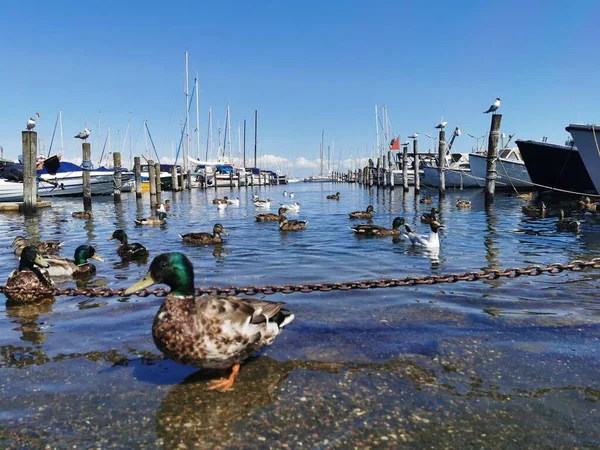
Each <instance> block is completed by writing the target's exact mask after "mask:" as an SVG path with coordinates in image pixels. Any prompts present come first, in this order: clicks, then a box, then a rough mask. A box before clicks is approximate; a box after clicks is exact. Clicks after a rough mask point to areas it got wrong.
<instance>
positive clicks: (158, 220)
mask: <svg viewBox="0 0 600 450" xmlns="http://www.w3.org/2000/svg"><path fill="white" fill-rule="evenodd" d="M166 218H167V213H164V212H158V213H157V214H156V217H145V218H143V219H135V220H134V222H135V224H136V225H164V224H166V223H167V221H166Z"/></svg>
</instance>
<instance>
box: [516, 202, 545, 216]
mask: <svg viewBox="0 0 600 450" xmlns="http://www.w3.org/2000/svg"><path fill="white" fill-rule="evenodd" d="M521 209H522V211H523V214H525V215H527V216H530V217H542V216H544V215H545V214H546V213H547V212H548V208H547V207H546V204H545V203H544V202H542V203H541V204H540V205H539V206H536V205H525V206H523V207H522V208H521Z"/></svg>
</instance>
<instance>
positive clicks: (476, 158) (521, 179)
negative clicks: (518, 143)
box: [469, 147, 532, 188]
mask: <svg viewBox="0 0 600 450" xmlns="http://www.w3.org/2000/svg"><path fill="white" fill-rule="evenodd" d="M469 165H470V167H471V174H472V175H473V177H474V178H475V180H476V181H477V183H478V185H479V187H482V188H483V187H485V182H486V174H487V153H469ZM496 173H497V174H498V176H497V178H496V187H497V188H513V187H516V188H526V187H528V188H529V187H531V186H532V184H531V178H529V173H528V172H527V167H526V166H525V161H523V157H522V156H521V152H519V148H518V147H513V148H509V147H506V148H504V149H503V150H502V151H501V152H500V154H499V155H498V159H497V161H496Z"/></svg>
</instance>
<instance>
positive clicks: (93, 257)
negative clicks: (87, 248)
mask: <svg viewBox="0 0 600 450" xmlns="http://www.w3.org/2000/svg"><path fill="white" fill-rule="evenodd" d="M92 259H95V260H96V261H100V262H104V260H103V259H102V258H100V257H99V256H98V255H96V254H95V253H94V254H93V255H92Z"/></svg>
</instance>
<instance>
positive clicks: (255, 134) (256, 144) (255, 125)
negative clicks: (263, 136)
mask: <svg viewBox="0 0 600 450" xmlns="http://www.w3.org/2000/svg"><path fill="white" fill-rule="evenodd" d="M257 147H258V109H255V110H254V167H258V166H257V165H256V150H257Z"/></svg>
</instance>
